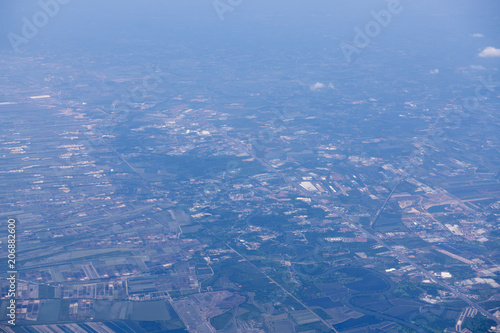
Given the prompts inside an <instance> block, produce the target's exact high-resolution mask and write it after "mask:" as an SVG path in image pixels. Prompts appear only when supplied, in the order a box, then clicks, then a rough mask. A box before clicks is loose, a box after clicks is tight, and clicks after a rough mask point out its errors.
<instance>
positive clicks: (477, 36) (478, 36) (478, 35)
mask: <svg viewBox="0 0 500 333" xmlns="http://www.w3.org/2000/svg"><path fill="white" fill-rule="evenodd" d="M471 36H472V37H474V38H483V37H484V35H483V34H471Z"/></svg>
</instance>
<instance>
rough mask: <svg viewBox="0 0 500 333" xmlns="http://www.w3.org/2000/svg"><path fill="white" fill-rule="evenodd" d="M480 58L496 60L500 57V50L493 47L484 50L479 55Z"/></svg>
mask: <svg viewBox="0 0 500 333" xmlns="http://www.w3.org/2000/svg"><path fill="white" fill-rule="evenodd" d="M479 56H480V57H481V58H494V57H500V49H496V48H494V47H492V46H488V47H487V48H485V49H484V50H482V51H481V53H479Z"/></svg>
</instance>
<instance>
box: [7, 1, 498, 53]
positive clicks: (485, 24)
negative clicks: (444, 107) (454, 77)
mask: <svg viewBox="0 0 500 333" xmlns="http://www.w3.org/2000/svg"><path fill="white" fill-rule="evenodd" d="M40 1H41V2H44V3H48V2H50V1H55V0H40ZM40 1H34V0H23V1H17V0H2V1H0V51H4V52H11V51H13V50H12V46H11V43H10V42H9V39H8V33H14V34H16V35H18V36H22V28H23V25H24V24H25V23H24V22H23V18H25V19H24V20H25V21H26V20H28V21H30V22H33V19H34V18H33V16H34V15H37V13H38V12H40V11H41V7H40V4H39V2H40ZM60 1H62V0H60ZM65 1H67V2H68V3H67V4H61V5H60V8H59V10H58V12H57V13H56V14H55V15H54V16H53V17H49V19H48V22H47V24H46V25H44V26H42V27H40V28H39V29H38V30H39V31H38V32H37V33H36V35H35V36H34V37H33V38H31V39H29V42H28V43H25V44H26V45H23V47H24V48H23V49H24V50H25V53H28V54H29V53H30V52H37V51H38V50H40V49H43V50H47V49H48V50H53V51H57V50H72V49H78V48H83V49H85V50H93V51H95V52H101V51H103V50H105V51H106V52H112V50H116V51H117V52H123V50H124V49H129V50H134V49H136V48H140V47H144V45H145V44H146V45H147V44H148V43H153V44H155V45H157V46H161V47H165V48H168V47H169V46H173V45H176V44H184V45H186V46H188V47H193V48H197V47H200V48H211V47H214V48H215V47H221V46H222V47H226V48H227V47H233V48H243V49H245V50H246V51H248V52H251V51H252V50H257V49H262V48H277V49H282V50H296V51H297V52H303V53H308V52H312V53H314V52H329V53H331V54H332V56H334V57H341V56H342V53H341V52H340V48H339V44H340V43H341V42H342V41H345V42H348V43H349V42H352V40H353V38H354V37H355V30H354V28H355V27H359V28H361V29H363V28H364V27H365V26H366V24H367V23H368V22H370V20H373V17H372V16H371V14H370V13H371V11H372V10H373V11H376V12H379V11H381V10H384V9H386V8H387V6H388V2H390V1H382V0H307V1H306V0H275V1H273V0H240V1H239V0H215V1H220V2H221V3H225V4H226V5H227V6H230V7H231V9H232V11H227V12H224V15H223V18H224V20H221V19H220V15H218V13H217V11H216V9H215V8H214V0H141V1H139V0H135V1H132V0H65ZM239 2H241V3H239ZM231 3H232V4H233V5H229V4H231ZM401 6H402V8H403V11H402V12H401V13H399V14H398V15H396V16H394V17H393V18H392V20H391V22H390V24H389V25H388V26H387V27H384V28H383V29H382V31H381V33H380V34H379V35H377V36H376V38H374V42H376V43H377V44H378V45H380V46H381V47H387V48H392V49H394V48H400V49H401V50H402V51H404V52H410V53H416V54H422V55H423V56H432V55H433V53H435V54H436V55H438V56H439V57H451V58H453V57H455V56H456V57H468V58H470V59H471V60H470V61H473V59H474V58H475V57H477V54H478V53H479V52H480V51H481V49H483V48H484V47H486V46H493V47H497V48H500V29H499V26H500V1H497V0H418V1H417V0H415V1H409V0H406V1H405V0H401ZM225 8H227V7H225ZM471 34H482V37H471Z"/></svg>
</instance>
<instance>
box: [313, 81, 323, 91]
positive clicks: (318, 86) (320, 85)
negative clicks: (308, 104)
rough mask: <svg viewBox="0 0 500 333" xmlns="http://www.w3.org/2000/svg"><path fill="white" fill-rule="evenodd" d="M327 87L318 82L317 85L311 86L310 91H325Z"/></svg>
mask: <svg viewBox="0 0 500 333" xmlns="http://www.w3.org/2000/svg"><path fill="white" fill-rule="evenodd" d="M324 87H325V85H324V84H323V83H321V82H316V83H315V84H313V85H311V86H310V89H311V90H312V91H315V90H318V89H323V88H324Z"/></svg>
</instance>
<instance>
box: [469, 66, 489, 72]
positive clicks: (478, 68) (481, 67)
mask: <svg viewBox="0 0 500 333" xmlns="http://www.w3.org/2000/svg"><path fill="white" fill-rule="evenodd" d="M470 69H474V70H476V71H482V70H485V69H486V68H484V67H483V66H477V65H470Z"/></svg>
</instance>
